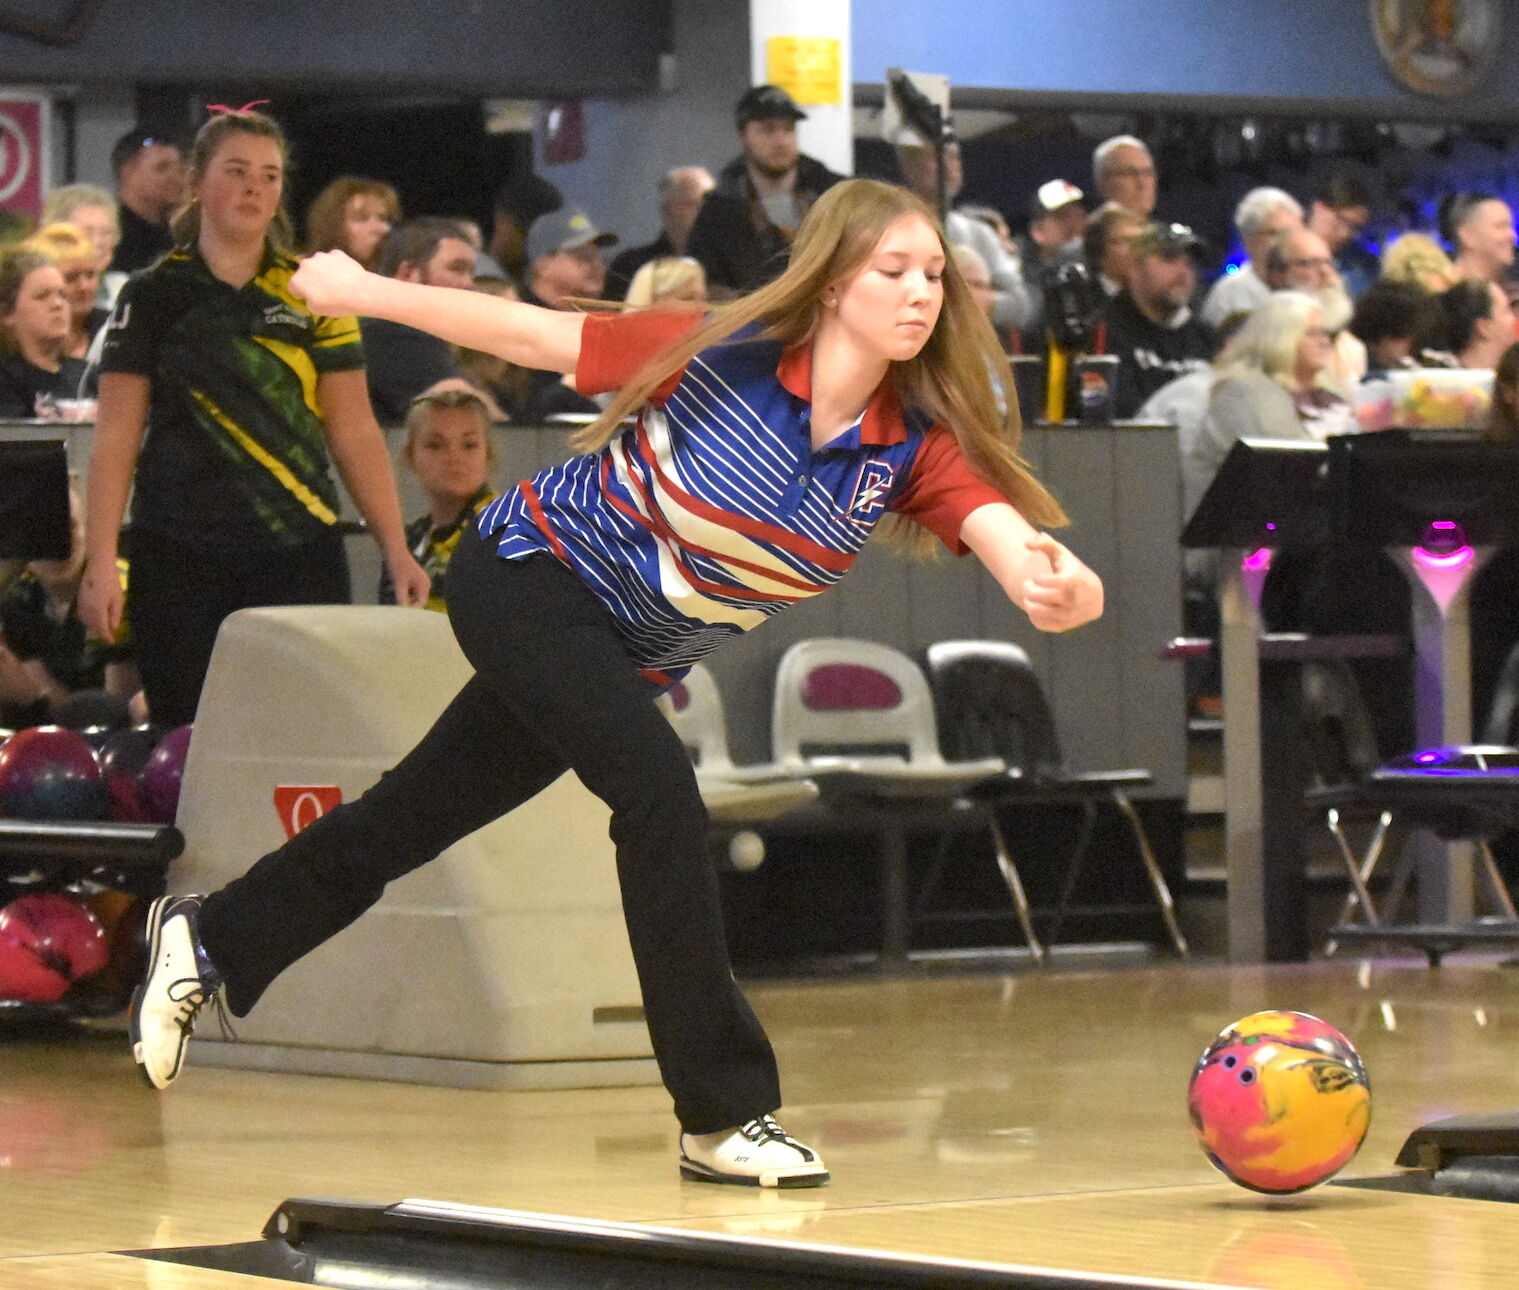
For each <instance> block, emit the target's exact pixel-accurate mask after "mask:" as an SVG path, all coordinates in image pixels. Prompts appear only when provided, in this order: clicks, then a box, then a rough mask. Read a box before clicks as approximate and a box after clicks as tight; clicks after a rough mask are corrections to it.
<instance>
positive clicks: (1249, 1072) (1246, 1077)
mask: <svg viewBox="0 0 1519 1290" xmlns="http://www.w3.org/2000/svg"><path fill="white" fill-rule="evenodd" d="M1239 1082H1240V1083H1241V1084H1254V1083H1255V1071H1254V1070H1253V1069H1252V1068H1251V1067H1249V1066H1246V1067H1245V1069H1244V1070H1242V1071H1240V1073H1239Z"/></svg>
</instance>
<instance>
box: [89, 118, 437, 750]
mask: <svg viewBox="0 0 1519 1290" xmlns="http://www.w3.org/2000/svg"><path fill="white" fill-rule="evenodd" d="M285 156H286V153H285V142H284V135H283V133H282V132H281V131H280V128H279V126H278V125H277V124H276V123H275V122H274V121H273V120H272V119H271V118H269V117H266V116H264V115H262V114H261V113H258V112H253V111H246V110H245V111H237V112H233V111H224V112H222V113H221V114H220V115H218V116H215V117H212V118H211V120H209V121H207V122H206V124H205V125H204V126H203V127H202V128H201V131H200V133H199V134H198V135H197V136H196V142H195V147H194V150H193V153H192V162H193V170H192V175H191V185H192V188H193V190H194V193H195V200H194V201H193V202H192V203H191V204H190V205H189V206H187V207H186V208H185V209H184V210H183V211H182V212H181V213H180V215H179V217H178V218H177V219H176V221H175V228H176V233H177V235H178V237H179V239H180V241H179V245H178V246H177V247H176V248H175V250H174V251H172V252H171V253H170V254H169V255H167V256H165V257H164V258H163V259H162V260H160V261H159V262H158V263H157V264H155V265H154V266H153V267H152V268H151V269H149V270H147V271H146V272H144V273H139V274H136V275H134V276H133V277H132V278H131V280H130V281H128V283H127V285H126V286H125V287H123V288H122V292H121V298H120V299H119V300H118V301H117V303H116V309H115V311H114V312H113V313H112V315H111V321H110V322H109V323H108V324H107V327H106V331H105V344H104V355H103V358H102V361H101V368H102V373H101V377H100V413H99V416H98V418H97V420H96V424H95V443H94V447H93V451H92V453H91V456H90V479H89V491H88V497H87V506H86V529H85V531H86V552H87V560H86V565H85V576H84V583H83V585H82V587H81V588H80V593H79V610H78V612H79V617H80V619H81V620H83V622H84V624H85V626H86V627H87V628H89V630H90V631H91V632H92V633H93V634H94V635H95V636H96V637H97V638H98V639H101V640H109V639H112V638H113V637H114V635H115V633H116V631H117V630H118V628H119V626H120V622H121V617H122V611H123V608H124V597H123V595H122V592H121V587H120V583H119V581H118V579H117V577H116V558H117V554H118V544H119V541H120V536H121V528H122V518H123V512H124V511H125V509H126V503H127V497H128V494H129V493H130V494H131V498H132V532H131V560H132V585H131V591H130V609H131V619H132V633H133V637H134V639H135V640H136V644H137V665H138V668H139V669H140V671H141V673H142V680H143V685H144V687H145V689H146V692H147V700H148V708H149V711H150V712H151V714H152V717H153V720H155V721H158V722H161V723H162V724H164V725H168V726H177V725H183V724H185V723H186V722H189V721H192V720H194V717H195V710H196V705H197V703H198V702H199V698H200V690H201V685H202V683H203V681H204V679H205V675H206V669H207V668H208V666H209V665H210V661H211V650H212V647H213V645H214V644H215V641H216V633H217V629H218V628H219V627H220V625H221V622H222V620H223V619H225V618H226V617H227V616H228V615H229V614H232V613H234V612H236V611H237V610H239V609H248V608H253V607H255V606H261V605H315V604H345V603H347V602H348V600H349V599H350V587H349V575H348V562H347V558H346V555H345V553H344V547H343V535H342V533H341V532H340V531H339V529H338V518H339V516H338V510H339V494H338V488H337V483H336V481H335V480H334V479H333V478H332V472H331V465H332V464H335V465H336V466H337V469H338V470H339V472H341V474H342V476H343V481H344V483H345V484H347V486H348V492H349V495H350V496H351V497H352V499H353V502H354V504H355V506H356V507H357V508H358V511H359V513H360V514H361V515H362V516H363V517H364V519H365V521H366V522H367V523H368V525H369V528H370V530H371V532H372V533H373V534H374V536H375V539H376V541H377V542H378V543H379V544H380V547H381V550H382V551H383V552H384V558H385V563H386V566H387V567H388V568H389V569H390V572H391V576H392V578H393V579H394V581H395V584H396V587H397V591H398V599H399V600H400V601H401V602H402V603H403V604H411V605H420V604H421V603H422V602H423V601H424V600H425V599H426V598H427V586H428V583H427V575H426V573H424V572H423V571H422V569H421V567H420V566H419V565H418V564H417V562H416V561H415V560H414V559H412V556H411V552H410V550H409V549H408V548H407V546H406V533H405V528H404V526H403V524H402V522H401V508H400V503H399V501H398V500H397V497H396V489H395V480H394V477H393V476H392V474H391V470H390V459H389V456H388V455H387V453H386V451H385V442H384V439H383V437H382V436H381V434H380V429H379V427H378V426H377V425H376V424H375V420H374V414H373V412H372V411H371V410H370V407H369V397H368V394H367V392H366V390H365V386H364V355H363V349H362V346H361V345H360V342H359V326H358V322H357V320H356V319H354V318H351V317H328V316H325V315H318V314H314V313H313V312H312V310H311V309H310V308H308V307H307V305H306V302H305V301H304V300H302V299H301V298H300V297H299V296H296V295H295V294H294V293H293V292H292V291H291V290H290V279H291V277H292V276H293V275H294V273H295V271H296V267H297V265H296V261H295V260H294V259H293V258H292V257H291V256H290V255H289V254H288V251H287V248H288V246H289V236H290V233H289V227H290V226H289V220H288V218H287V217H286V215H285V213H284V209H283V206H282V204H281V198H282V195H283V192H284V179H285ZM334 254H335V253H334Z"/></svg>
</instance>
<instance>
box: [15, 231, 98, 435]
mask: <svg viewBox="0 0 1519 1290" xmlns="http://www.w3.org/2000/svg"><path fill="white" fill-rule="evenodd" d="M68 339H69V302H68V295H67V293H66V291H65V288H64V282H63V274H62V273H61V272H60V271H59V269H58V266H57V265H56V264H54V263H53V262H52V261H51V260H50V259H48V258H47V256H45V255H43V254H41V253H40V252H38V251H33V250H29V249H27V248H25V247H18V248H15V249H13V250H11V251H8V252H6V253H5V255H4V256H3V257H0V417H13V418H31V417H36V416H44V417H45V416H49V415H50V414H49V411H48V408H47V405H48V404H49V403H52V402H54V401H56V400H58V399H72V398H74V397H75V396H76V395H77V393H78V390H79V380H80V377H82V376H83V375H84V362H83V360H81V359H77V358H65V357H64V348H65V346H66V345H67V344H68Z"/></svg>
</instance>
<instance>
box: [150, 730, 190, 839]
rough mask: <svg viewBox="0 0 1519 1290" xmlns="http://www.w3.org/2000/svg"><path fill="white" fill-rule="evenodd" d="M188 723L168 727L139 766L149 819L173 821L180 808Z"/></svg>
mask: <svg viewBox="0 0 1519 1290" xmlns="http://www.w3.org/2000/svg"><path fill="white" fill-rule="evenodd" d="M190 730H191V727H190V726H180V727H179V729H177V730H171V731H169V733H168V734H166V735H165V736H164V737H163V739H162V740H160V741H159V744H158V747H156V748H155V749H153V752H152V754H151V755H150V756H149V757H148V763H147V765H146V766H144V767H143V769H142V781H141V785H142V802H143V806H144V807H146V808H147V812H148V818H149V819H150V820H153V821H155V822H156V823H159V824H173V823H174V816H175V813H176V812H177V811H178V810H179V786H180V783H181V782H182V781H183V780H184V777H185V754H186V753H188V752H189V751H190Z"/></svg>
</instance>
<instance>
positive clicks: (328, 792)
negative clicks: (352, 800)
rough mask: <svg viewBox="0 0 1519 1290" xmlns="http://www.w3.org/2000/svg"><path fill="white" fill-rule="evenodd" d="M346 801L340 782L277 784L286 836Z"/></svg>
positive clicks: (278, 808) (277, 806)
mask: <svg viewBox="0 0 1519 1290" xmlns="http://www.w3.org/2000/svg"><path fill="white" fill-rule="evenodd" d="M342 801H343V790H342V789H341V788H339V787H338V786H337V785H336V784H276V785H275V786H274V809H275V810H276V811H278V812H279V816H280V823H281V824H283V825H284V826H285V837H286V838H293V837H294V836H295V835H296V834H297V833H299V832H300V831H301V830H302V829H304V828H305V827H306V826H307V825H308V824H313V823H315V822H316V821H317V820H319V819H321V818H322V816H324V815H326V814H327V812H328V811H330V810H332V808H333V807H334V806H339V805H341V804H342Z"/></svg>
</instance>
